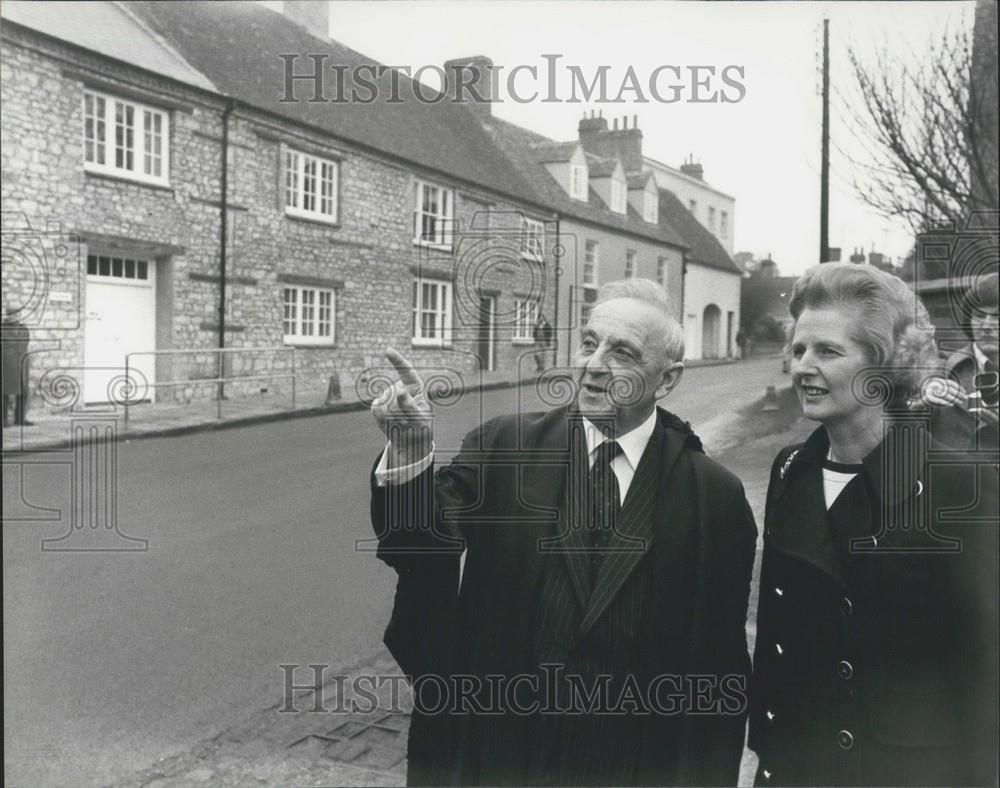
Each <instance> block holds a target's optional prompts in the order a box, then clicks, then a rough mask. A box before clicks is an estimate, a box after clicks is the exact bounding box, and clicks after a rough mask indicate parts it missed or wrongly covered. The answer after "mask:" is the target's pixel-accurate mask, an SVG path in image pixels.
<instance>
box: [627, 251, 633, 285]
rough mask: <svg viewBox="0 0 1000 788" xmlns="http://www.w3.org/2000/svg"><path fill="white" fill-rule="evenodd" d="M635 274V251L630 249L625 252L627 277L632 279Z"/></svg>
mask: <svg viewBox="0 0 1000 788" xmlns="http://www.w3.org/2000/svg"><path fill="white" fill-rule="evenodd" d="M633 276H635V251H634V250H632V249H629V250H627V251H626V252H625V278H626V279H631V278H632V277H633Z"/></svg>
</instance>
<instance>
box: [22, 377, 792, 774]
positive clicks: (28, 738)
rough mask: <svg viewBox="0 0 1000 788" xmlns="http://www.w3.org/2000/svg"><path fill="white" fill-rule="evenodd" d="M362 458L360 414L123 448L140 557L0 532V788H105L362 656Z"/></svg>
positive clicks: (487, 402)
mask: <svg viewBox="0 0 1000 788" xmlns="http://www.w3.org/2000/svg"><path fill="white" fill-rule="evenodd" d="M785 380H786V381H787V378H785ZM781 381H782V376H781V374H780V371H779V370H778V369H777V362H776V361H774V360H763V361H752V362H746V363H741V364H737V365H728V366H722V367H706V368H698V369H692V370H689V371H688V372H687V373H686V378H685V380H684V381H683V383H682V384H681V387H680V389H679V390H678V391H677V392H676V394H675V395H672V396H671V398H670V399H669V400H668V402H667V405H668V407H670V408H671V409H673V410H675V411H676V412H678V413H679V414H680V415H682V416H684V417H685V418H688V419H691V420H692V421H693V422H694V424H695V426H696V427H697V426H698V425H700V424H705V423H707V422H711V421H712V420H713V419H715V420H717V419H718V418H719V417H721V416H723V415H724V414H725V413H727V412H732V411H733V410H734V409H735V408H737V407H739V406H741V405H743V404H745V403H746V402H747V401H749V400H750V399H752V398H756V397H758V396H760V395H761V394H762V393H763V391H764V387H765V386H766V385H767V384H768V383H775V382H781ZM538 406H539V403H538V399H537V394H536V393H535V392H534V391H533V390H532V389H531V388H524V389H513V390H505V391H497V392H490V393H486V394H476V395H472V396H469V397H467V398H466V400H465V401H463V402H461V403H459V404H458V405H455V406H453V407H449V408H442V409H439V419H438V440H439V442H440V443H441V445H443V446H445V447H447V446H457V442H458V440H459V438H460V436H461V435H462V434H464V432H465V431H466V430H468V429H469V428H470V427H471V426H473V425H474V424H475V423H476V421H477V420H478V419H479V418H480V417H481V416H488V415H493V414H496V413H504V412H510V411H511V410H512V409H513V408H515V407H524V408H532V409H534V408H537V407H538ZM379 445H380V436H379V434H378V432H377V430H376V428H375V427H374V425H373V424H372V423H371V420H370V417H369V415H368V414H367V413H347V414H339V415H333V416H326V417H318V418H307V419H298V420H292V421H285V422H277V423H271V424H265V425H259V426H255V427H248V428H242V429H233V430H226V431H219V432H210V433H199V434H195V435H189V436H185V437H179V438H165V439H160V440H148V441H136V442H132V443H129V444H123V445H121V446H120V447H119V453H118V457H117V461H118V465H117V468H118V470H117V477H116V478H117V480H118V510H119V517H118V521H119V523H120V527H121V530H122V531H124V532H125V533H128V534H131V535H133V536H138V537H142V538H145V539H148V540H149V549H148V551H146V552H132V553H121V552H111V553H79V552H51V551H46V552H43V551H42V549H41V540H42V539H46V538H56V537H59V536H61V535H63V534H64V533H65V532H66V529H67V526H66V521H65V519H61V520H50V521H47V522H46V521H42V522H35V523H25V522H5V523H4V526H3V556H4V557H3V568H4V581H3V582H4V664H5V676H4V678H5V693H6V694H5V715H4V717H5V722H4V739H5V752H6V756H5V758H6V766H5V777H6V779H5V783H6V784H7V785H31V786H45V785H85V784H104V783H108V782H118V781H121V780H123V779H125V778H126V777H127V775H129V774H131V773H133V772H135V771H136V770H139V769H143V768H148V767H149V766H150V765H151V764H154V763H155V762H156V761H157V760H158V759H160V758H163V757H167V756H170V755H173V754H176V753H179V752H183V751H185V750H187V749H190V748H191V747H193V746H195V745H196V744H198V743H199V742H202V741H205V740H206V739H208V738H210V737H211V736H214V735H215V734H216V733H218V732H219V731H220V730H224V729H225V728H227V727H228V726H229V725H231V724H233V723H235V722H238V721H239V720H240V719H242V718H244V717H245V716H246V715H247V714H248V713H250V712H252V711H254V710H256V709H261V708H265V707H267V706H270V705H271V704H273V703H275V702H277V700H278V699H280V694H281V674H280V672H279V669H278V667H277V666H278V665H279V664H281V663H294V664H307V663H325V664H330V665H331V666H345V665H349V664H351V663H353V662H356V661H358V660H360V659H363V658H366V657H368V656H369V655H371V654H372V653H373V652H375V651H376V650H377V649H378V648H379V646H380V639H381V630H382V627H383V625H384V623H385V621H386V618H387V614H388V610H389V606H390V603H391V594H392V587H393V577H392V575H391V573H390V572H389V571H388V570H387V569H385V568H384V567H381V566H380V565H379V564H377V562H376V561H375V559H374V557H372V556H370V555H364V554H359V553H357V552H356V551H355V539H357V538H358V537H359V536H360V537H364V536H367V533H368V525H367V519H368V516H367V506H368V492H367V483H368V482H367V474H368V469H369V465H370V463H371V462H372V460H373V455H374V453H375V451H376V450H377V448H378V446H379ZM67 467H68V466H58V465H50V466H38V465H35V466H30V467H26V468H25V470H24V474H25V476H24V486H23V490H24V497H25V499H26V500H27V501H30V502H31V503H32V504H34V505H35V506H49V507H56V508H58V509H60V510H61V511H63V512H68V511H69V506H70V501H71V479H70V473H69V472H68V470H67ZM17 472H18V468H17V466H15V465H11V464H8V465H7V466H5V468H4V481H5V484H4V512H5V513H8V514H6V515H5V516H8V517H9V516H10V514H9V513H10V512H16V511H18V510H19V509H23V507H21V506H20V503H19V501H18V500H16V498H15V495H16V489H17V487H16V484H11V483H10V481H11V480H12V479H14V476H13V475H12V474H14V473H17ZM15 481H16V479H15Z"/></svg>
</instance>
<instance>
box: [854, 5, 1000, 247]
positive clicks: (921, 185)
mask: <svg viewBox="0 0 1000 788" xmlns="http://www.w3.org/2000/svg"><path fill="white" fill-rule="evenodd" d="M995 23H996V22H995V11H994V22H993V24H995ZM978 27H979V24H978V20H977V29H978ZM976 37H977V38H978V33H977V36H976ZM972 41H973V36H972V35H971V34H970V32H969V31H968V30H966V29H957V30H950V31H949V30H946V31H945V32H944V33H942V35H941V37H940V38H939V39H938V40H936V41H935V42H933V44H932V46H931V50H930V52H928V53H922V55H921V56H920V57H919V58H914V62H913V63H910V62H907V61H906V60H904V59H903V58H901V57H900V56H899V55H895V54H891V53H890V52H889V51H888V49H887V48H882V49H880V50H878V51H877V52H876V53H875V58H874V63H873V64H870V63H868V62H866V61H865V60H864V59H863V58H862V53H861V52H859V50H858V49H857V48H856V47H851V48H849V50H848V54H849V57H850V62H851V66H852V69H853V73H854V77H855V79H856V87H857V89H858V90H857V93H856V94H855V96H854V97H853V98H852V99H848V97H846V96H845V95H844V94H840V96H839V98H840V100H841V104H842V107H843V108H844V109H846V113H847V117H848V125H849V127H850V129H851V132H852V134H853V136H854V140H855V142H857V143H860V145H861V146H862V149H863V150H864V151H865V156H864V157H863V158H861V159H859V157H858V156H857V155H853V156H852V155H849V154H848V156H849V158H850V159H851V160H852V163H853V164H854V165H855V173H856V175H855V178H854V185H855V188H856V189H857V191H858V193H859V194H860V195H861V197H862V198H863V199H864V200H865V202H867V203H868V204H869V205H871V206H872V207H874V208H876V209H877V210H878V211H880V212H881V213H883V214H884V215H886V216H893V217H901V218H903V219H904V220H906V221H907V222H908V224H909V225H910V228H911V229H912V230H913V232H914V234H918V233H920V232H923V231H926V230H929V229H931V228H933V227H936V226H939V225H940V224H941V223H942V222H947V223H954V225H955V226H956V227H962V226H964V222H965V219H966V217H968V215H969V213H970V212H971V211H977V210H993V211H996V210H997V159H996V155H997V154H996V146H997V121H996V117H997V116H996V112H997V109H996V100H997V99H996V96H997V93H996V83H995V80H996V52H995V49H994V51H993V52H992V75H990V73H989V72H990V69H989V68H988V67H987V68H985V69H984V68H983V61H982V56H981V55H982V53H981V52H976V53H975V54H974V51H973V50H974V47H973V43H972ZM987 54H989V53H987ZM987 66H988V63H987ZM991 82H992V84H990V83H991ZM857 96H860V101H859V100H858V99H857Z"/></svg>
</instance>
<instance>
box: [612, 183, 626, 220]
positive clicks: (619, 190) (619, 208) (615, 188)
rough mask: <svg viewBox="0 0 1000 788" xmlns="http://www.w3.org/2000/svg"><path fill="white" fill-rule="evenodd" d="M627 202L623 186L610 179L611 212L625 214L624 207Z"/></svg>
mask: <svg viewBox="0 0 1000 788" xmlns="http://www.w3.org/2000/svg"><path fill="white" fill-rule="evenodd" d="M627 202H628V192H627V189H626V188H625V184H624V183H622V182H621V181H618V180H615V179H614V178H612V179H611V210H612V211H614V212H615V213H625V210H626V208H625V205H626V203H627Z"/></svg>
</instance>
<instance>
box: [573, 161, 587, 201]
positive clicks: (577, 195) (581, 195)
mask: <svg viewBox="0 0 1000 788" xmlns="http://www.w3.org/2000/svg"><path fill="white" fill-rule="evenodd" d="M569 196H570V197H572V198H573V199H574V200H584V201H586V199H587V168H586V167H585V166H583V165H582V164H571V165H570V167H569Z"/></svg>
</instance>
